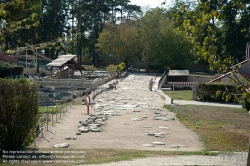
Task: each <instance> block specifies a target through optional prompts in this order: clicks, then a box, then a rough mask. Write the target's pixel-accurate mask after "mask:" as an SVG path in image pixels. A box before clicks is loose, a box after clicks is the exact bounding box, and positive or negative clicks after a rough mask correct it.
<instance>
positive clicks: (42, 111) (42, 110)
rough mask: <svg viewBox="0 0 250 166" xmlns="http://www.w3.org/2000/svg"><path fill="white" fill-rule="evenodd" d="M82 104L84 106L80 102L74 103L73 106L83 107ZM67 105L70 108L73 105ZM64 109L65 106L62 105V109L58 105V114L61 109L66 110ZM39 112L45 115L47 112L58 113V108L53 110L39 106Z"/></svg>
mask: <svg viewBox="0 0 250 166" xmlns="http://www.w3.org/2000/svg"><path fill="white" fill-rule="evenodd" d="M81 104H82V103H81V102H79V101H77V102H73V103H72V105H81ZM66 105H67V107H68V106H70V105H71V103H67V104H66ZM64 107H65V105H64V104H62V105H61V107H60V106H59V105H58V106H57V112H59V110H60V109H61V110H64ZM38 111H39V113H45V112H47V111H48V113H56V108H55V107H54V108H53V109H52V108H50V107H48V108H47V106H39V108H38Z"/></svg>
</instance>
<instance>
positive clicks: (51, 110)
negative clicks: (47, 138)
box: [51, 106, 54, 126]
mask: <svg viewBox="0 0 250 166" xmlns="http://www.w3.org/2000/svg"><path fill="white" fill-rule="evenodd" d="M53 107H54V106H52V109H51V116H52V120H51V121H52V126H53V121H54V118H53V114H54V113H53Z"/></svg>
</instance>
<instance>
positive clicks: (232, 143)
mask: <svg viewBox="0 0 250 166" xmlns="http://www.w3.org/2000/svg"><path fill="white" fill-rule="evenodd" d="M165 107H166V108H167V109H169V110H171V111H172V112H175V113H176V116H177V118H178V119H179V120H180V121H181V122H182V123H183V124H184V125H185V126H186V127H187V128H189V129H191V130H193V131H194V132H196V133H197V134H198V135H199V137H200V139H201V141H202V142H203V143H204V146H205V150H207V151H247V149H248V144H249V138H250V133H249V128H250V123H249V120H250V119H249V118H250V117H249V114H248V112H247V111H246V110H245V109H241V108H226V107H213V106H197V105H174V106H165Z"/></svg>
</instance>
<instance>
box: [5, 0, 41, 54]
mask: <svg viewBox="0 0 250 166" xmlns="http://www.w3.org/2000/svg"><path fill="white" fill-rule="evenodd" d="M40 8H41V0H19V1H15V0H1V3H0V24H1V27H0V28H1V29H0V39H1V42H2V51H3V52H5V51H7V50H9V49H13V48H16V47H17V46H18V45H19V46H20V45H21V46H22V45H23V44H24V43H25V42H30V43H34V42H35V41H36V35H35V34H36V32H35V27H37V26H38V25H39V18H40V16H41V11H40ZM3 42H4V44H3Z"/></svg>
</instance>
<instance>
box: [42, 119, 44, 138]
mask: <svg viewBox="0 0 250 166" xmlns="http://www.w3.org/2000/svg"><path fill="white" fill-rule="evenodd" d="M43 125H44V121H43V119H42V138H43Z"/></svg>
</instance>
